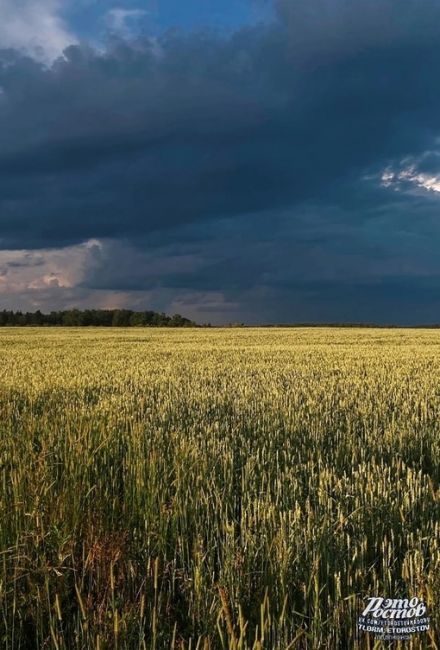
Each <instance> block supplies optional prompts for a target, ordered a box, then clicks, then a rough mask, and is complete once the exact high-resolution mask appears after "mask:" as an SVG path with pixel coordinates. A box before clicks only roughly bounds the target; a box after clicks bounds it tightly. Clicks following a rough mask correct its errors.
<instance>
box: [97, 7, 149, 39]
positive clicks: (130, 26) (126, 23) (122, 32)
mask: <svg viewBox="0 0 440 650" xmlns="http://www.w3.org/2000/svg"><path fill="white" fill-rule="evenodd" d="M147 14H148V11H145V10H144V9H122V8H120V7H116V8H114V9H110V11H108V12H107V26H108V27H109V29H110V31H112V32H114V33H115V34H117V35H118V36H121V37H122V38H130V37H132V36H133V35H135V34H136V32H137V28H138V22H139V21H140V20H141V19H142V18H143V17H144V16H146V15H147Z"/></svg>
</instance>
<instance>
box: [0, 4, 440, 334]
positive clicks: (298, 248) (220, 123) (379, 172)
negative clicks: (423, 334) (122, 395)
mask: <svg viewBox="0 0 440 650" xmlns="http://www.w3.org/2000/svg"><path fill="white" fill-rule="evenodd" d="M439 70H440V1H437V0H436V1H434V0H424V2H420V1H419V0H418V1H416V0H400V1H399V2H395V0H368V1H367V0H358V1H355V2H353V0H352V1H351V2H349V1H348V0H327V1H324V0H309V1H308V2H296V1H294V0H279V1H278V2H277V6H276V19H275V20H274V22H273V23H271V24H267V25H260V26H257V27H255V26H253V27H249V28H248V29H242V30H240V31H238V32H236V33H234V34H233V35H230V36H221V35H218V34H216V33H215V32H212V31H206V32H198V33H193V34H190V35H188V34H187V35H181V34H179V33H178V32H170V33H167V34H165V35H163V36H162V37H161V38H160V39H159V40H157V39H155V40H154V41H153V40H151V39H148V38H147V37H145V38H144V39H143V40H140V41H136V42H130V43H129V42H123V41H117V40H112V41H111V42H109V43H108V45H107V47H106V49H105V50H104V51H97V50H94V49H92V48H90V47H87V46H86V45H74V46H71V47H69V48H68V49H67V50H65V52H64V57H63V58H60V59H58V60H56V61H55V62H54V63H53V64H52V65H51V66H47V65H46V66H44V65H43V64H40V63H38V62H36V61H34V60H33V59H31V58H27V57H26V56H24V55H22V54H20V53H18V52H17V51H14V50H11V49H4V50H2V51H1V52H0V247H1V250H0V302H3V304H4V306H5V307H10V306H13V307H23V308H32V307H40V308H45V309H50V308H58V307H64V306H72V305H73V304H75V305H78V306H83V305H98V306H99V305H102V306H119V305H121V306H127V307H132V308H137V307H139V308H150V307H151V308H159V309H165V310H180V311H181V312H182V313H185V315H188V316H190V317H195V318H198V319H199V320H201V321H212V322H213V323H222V322H228V321H235V320H245V321H247V322H250V323H258V322H288V321H290V322H292V321H310V320H314V321H359V320H363V321H365V320H366V321H377V322H396V323H421V322H426V323H428V322H440V261H439V254H438V247H439V242H440V221H439V219H440V214H439V206H440V204H439V201H440V194H439V192H440V140H439V136H440V80H439Z"/></svg>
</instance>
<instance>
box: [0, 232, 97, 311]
mask: <svg viewBox="0 0 440 650" xmlns="http://www.w3.org/2000/svg"><path fill="white" fill-rule="evenodd" d="M101 248H102V244H101V242H99V241H98V240H94V239H92V240H89V241H87V242H84V243H83V244H78V245H76V246H68V247H66V248H62V249H41V250H0V295H3V296H4V295H8V294H9V295H14V294H21V293H27V292H32V293H34V294H35V295H36V298H37V299H38V295H37V294H38V292H40V291H45V290H47V289H72V288H74V287H76V286H77V285H79V284H80V283H81V281H82V280H83V279H84V277H85V275H86V273H87V270H88V269H90V267H91V265H93V264H94V263H96V262H98V261H99V257H100V252H101Z"/></svg>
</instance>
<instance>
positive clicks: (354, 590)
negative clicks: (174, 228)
mask: <svg viewBox="0 0 440 650" xmlns="http://www.w3.org/2000/svg"><path fill="white" fill-rule="evenodd" d="M439 416H440V331H436V330H398V329H397V330H384V329H380V330H379V329H336V328H329V329H325V328H317V329H301V328H298V329H145V328H132V329H100V330H99V329H55V328H54V329H50V328H46V329H2V330H1V331H0V427H1V432H0V470H1V474H0V477H1V490H0V508H1V519H0V646H1V648H5V650H15V649H17V648H26V649H28V648H29V649H31V650H34V649H43V648H56V649H59V650H61V649H65V650H74V649H77V648H78V649H79V648H81V649H82V648H84V649H89V648H90V649H92V648H93V649H94V650H98V648H100V649H101V650H104V649H107V648H118V649H119V650H122V649H123V648H129V649H131V648H135V649H138V648H139V649H148V650H150V649H156V650H162V649H172V648H174V649H181V650H183V649H185V650H188V649H189V648H191V649H192V650H195V649H196V648H197V649H198V650H202V649H203V650H206V649H208V648H209V649H211V648H212V649H217V648H223V649H226V648H227V649H230V650H233V649H237V650H238V649H242V650H244V649H245V648H249V649H251V648H252V649H254V650H256V649H257V648H260V649H263V648H264V649H267V650H274V649H279V650H286V649H287V648H299V649H302V648H304V649H305V648H307V649H309V648H310V649H321V648H323V649H326V648H328V649H333V648H334V649H335V650H336V649H339V648H342V649H343V648H373V642H372V639H371V638H370V641H368V638H369V637H368V636H366V635H364V636H363V637H362V639H361V640H360V641H357V640H356V634H357V633H356V617H357V614H358V613H359V610H360V608H361V607H362V604H363V602H364V601H363V600H362V598H364V597H365V596H373V595H378V596H390V597H400V598H404V597H408V598H409V597H411V596H414V595H415V596H418V597H420V598H423V599H424V600H425V602H426V603H427V605H428V607H429V614H430V616H431V625H432V629H431V631H430V632H429V633H426V634H424V635H423V638H422V636H419V637H415V638H414V640H413V641H411V642H409V643H407V644H406V646H405V648H411V649H412V648H414V649H415V648H438V647H439V645H438V644H439V642H438V637H439V630H440V628H439V624H438V623H439V612H440V505H439V504H440V501H439V494H440V493H439V481H440V435H439V433H440V417H439ZM436 639H437V641H436ZM436 643H437V645H436ZM374 647H375V648H381V647H388V646H386V645H383V646H382V645H380V643H377V644H376V645H375V646H374ZM402 647H403V646H402Z"/></svg>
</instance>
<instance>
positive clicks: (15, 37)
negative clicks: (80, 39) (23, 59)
mask: <svg viewBox="0 0 440 650" xmlns="http://www.w3.org/2000/svg"><path fill="white" fill-rule="evenodd" d="M61 6H62V4H61V1H60V0H0V15H1V20H0V49H1V48H11V49H15V50H18V51H20V52H24V53H26V54H28V55H30V56H32V57H34V58H36V59H37V60H40V61H43V62H45V63H50V62H52V61H53V60H54V59H55V58H57V57H58V56H60V55H61V54H62V52H63V50H64V49H65V48H66V47H68V46H69V45H71V44H72V43H75V42H76V38H75V37H74V35H73V34H71V33H70V31H69V29H68V28H67V27H66V25H65V24H64V22H63V20H62V18H61V17H60V10H61Z"/></svg>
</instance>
